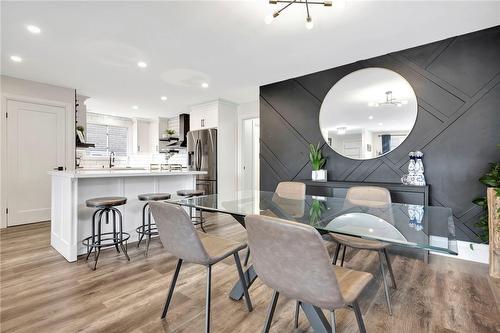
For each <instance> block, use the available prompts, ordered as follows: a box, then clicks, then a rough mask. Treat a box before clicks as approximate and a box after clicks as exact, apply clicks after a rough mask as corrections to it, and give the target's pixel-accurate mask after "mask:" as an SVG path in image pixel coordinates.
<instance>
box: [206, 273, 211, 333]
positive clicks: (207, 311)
mask: <svg viewBox="0 0 500 333" xmlns="http://www.w3.org/2000/svg"><path fill="white" fill-rule="evenodd" d="M211 284H212V266H208V267H207V296H206V303H205V333H210V298H211V296H210V289H211Z"/></svg>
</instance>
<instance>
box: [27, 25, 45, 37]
mask: <svg viewBox="0 0 500 333" xmlns="http://www.w3.org/2000/svg"><path fill="white" fill-rule="evenodd" d="M26 29H28V31H29V32H31V33H32V34H36V35H38V34H39V33H40V32H42V29H40V28H39V27H37V26H36V25H28V26H26Z"/></svg>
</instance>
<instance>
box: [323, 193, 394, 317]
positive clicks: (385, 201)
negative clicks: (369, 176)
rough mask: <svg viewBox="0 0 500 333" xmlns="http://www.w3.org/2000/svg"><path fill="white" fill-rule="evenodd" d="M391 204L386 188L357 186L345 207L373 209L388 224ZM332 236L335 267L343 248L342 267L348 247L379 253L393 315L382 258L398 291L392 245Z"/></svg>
mask: <svg viewBox="0 0 500 333" xmlns="http://www.w3.org/2000/svg"><path fill="white" fill-rule="evenodd" d="M390 204H391V194H390V192H389V190H387V189H386V188H383V187H377V186H355V187H351V188H350V189H349V190H347V194H346V201H345V205H344V206H345V207H349V206H350V205H352V206H354V205H361V206H364V207H366V208H368V209H369V210H370V209H372V210H373V211H372V213H373V214H375V215H377V216H378V217H380V218H383V219H385V220H386V221H388V222H391V221H393V216H392V210H391V208H390ZM345 207H344V208H345ZM330 236H331V238H332V239H333V241H335V242H336V243H337V248H336V249H335V254H334V256H333V264H334V265H336V264H337V259H338V256H339V252H340V250H341V248H342V246H343V247H344V249H343V252H342V259H341V263H340V266H344V258H345V251H346V248H347V247H352V248H355V249H359V250H371V251H377V252H378V256H379V265H380V271H381V272H382V279H383V280H384V281H383V282H384V290H385V298H386V301H387V308H388V310H389V314H390V315H392V307H391V300H390V298H389V290H388V287H387V279H386V273H385V269H384V264H383V258H382V257H385V261H386V263H387V268H388V270H389V273H390V276H391V280H392V284H393V287H394V289H396V288H397V287H396V280H395V279H394V273H393V271H392V266H391V261H390V259H389V255H388V253H387V247H389V245H390V244H388V243H384V242H380V241H376V240H368V239H363V238H359V237H351V236H346V235H340V234H335V233H330Z"/></svg>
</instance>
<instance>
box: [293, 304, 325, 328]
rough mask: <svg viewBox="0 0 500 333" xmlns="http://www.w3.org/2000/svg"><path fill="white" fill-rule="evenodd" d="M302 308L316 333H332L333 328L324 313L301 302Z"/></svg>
mask: <svg viewBox="0 0 500 333" xmlns="http://www.w3.org/2000/svg"><path fill="white" fill-rule="evenodd" d="M300 307H301V308H302V311H304V313H305V315H306V317H307V320H309V324H310V325H311V327H312V328H313V330H314V332H315V333H330V332H332V326H331V325H330V323H329V322H328V319H326V317H325V315H324V313H323V311H322V310H321V309H320V308H318V307H316V306H313V305H311V304H308V303H302V302H300Z"/></svg>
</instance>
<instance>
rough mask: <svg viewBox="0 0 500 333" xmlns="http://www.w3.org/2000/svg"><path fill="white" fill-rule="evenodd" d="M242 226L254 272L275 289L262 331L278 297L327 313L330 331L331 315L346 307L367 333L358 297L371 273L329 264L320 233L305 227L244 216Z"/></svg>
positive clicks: (267, 330)
mask: <svg viewBox="0 0 500 333" xmlns="http://www.w3.org/2000/svg"><path fill="white" fill-rule="evenodd" d="M245 225H246V228H247V234H248V243H249V245H250V246H251V248H252V254H253V265H254V268H255V271H256V272H257V274H258V276H259V278H260V279H261V280H262V282H263V283H264V284H265V285H267V286H268V287H270V288H272V289H273V290H274V293H273V297H272V301H271V303H270V305H269V308H268V313H267V318H266V321H265V325H264V329H263V332H269V329H270V327H271V322H272V318H273V314H274V311H275V308H276V304H277V301H278V297H279V295H280V294H283V295H285V296H286V297H289V298H291V299H295V300H297V301H298V302H301V303H307V304H310V305H312V306H316V307H318V308H322V309H327V310H329V311H330V316H331V326H332V331H333V332H334V331H335V313H334V311H335V310H336V309H339V308H346V307H347V308H351V309H353V310H354V313H355V316H356V319H357V322H358V326H359V330H360V331H361V332H365V331H366V330H365V326H364V323H363V317H362V315H361V311H360V308H359V305H358V302H357V299H358V296H359V295H360V294H361V292H362V291H363V289H364V288H365V287H366V286H367V285H368V283H369V282H370V281H371V280H372V278H373V276H372V275H371V274H370V273H366V272H359V271H355V270H351V269H347V268H343V267H338V266H332V265H331V264H330V257H329V255H328V251H327V250H326V248H325V246H324V244H323V240H322V238H321V236H320V234H319V233H318V232H317V231H316V229H314V228H313V227H311V226H309V225H306V224H301V223H296V222H290V221H286V220H282V219H278V218H274V217H269V216H263V215H248V216H247V217H246V218H245ZM296 315H297V314H296ZM296 323H297V320H296Z"/></svg>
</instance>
